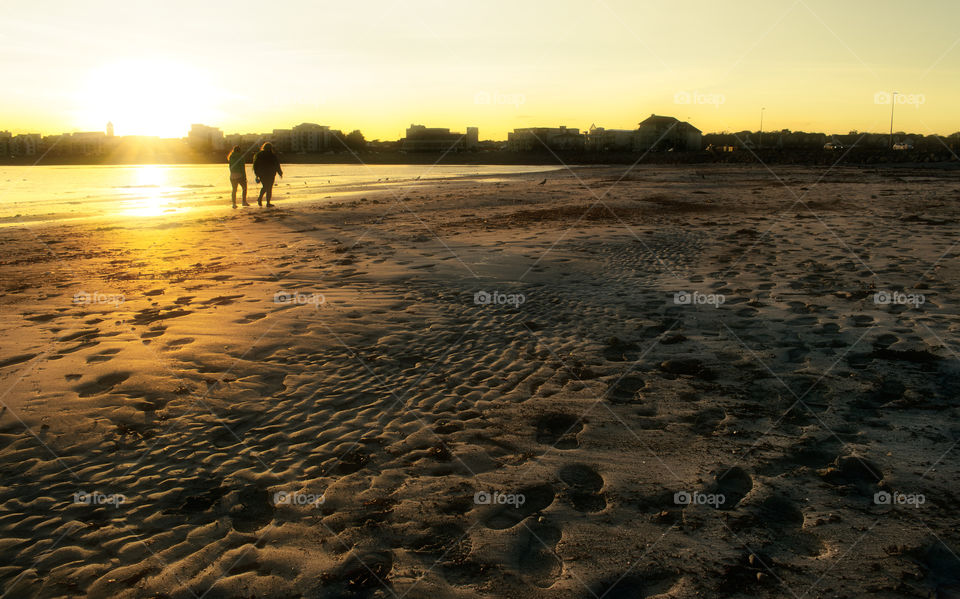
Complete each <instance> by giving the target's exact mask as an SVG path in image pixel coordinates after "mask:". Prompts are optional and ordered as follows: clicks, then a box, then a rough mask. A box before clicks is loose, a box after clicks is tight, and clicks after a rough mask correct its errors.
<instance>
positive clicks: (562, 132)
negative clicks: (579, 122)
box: [507, 125, 586, 152]
mask: <svg viewBox="0 0 960 599" xmlns="http://www.w3.org/2000/svg"><path fill="white" fill-rule="evenodd" d="M585 143H586V140H585V137H584V135H583V134H581V133H580V129H571V128H569V127H565V126H563V125H561V126H559V127H527V128H524V129H514V130H513V131H512V132H510V133H507V149H508V150H510V151H512V152H530V151H535V150H544V149H546V150H553V151H557V152H569V151H581V150H583V149H584V147H585Z"/></svg>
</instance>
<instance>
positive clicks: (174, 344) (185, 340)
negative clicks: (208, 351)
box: [164, 337, 195, 350]
mask: <svg viewBox="0 0 960 599" xmlns="http://www.w3.org/2000/svg"><path fill="white" fill-rule="evenodd" d="M194 341H195V339H194V338H193V337H181V338H180V339H174V340H172V341H169V342H168V343H167V344H166V345H165V346H164V349H168V350H176V349H180V348H181V347H183V346H185V345H189V344H191V343H193V342H194Z"/></svg>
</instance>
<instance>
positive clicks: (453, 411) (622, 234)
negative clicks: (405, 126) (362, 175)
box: [0, 165, 960, 599]
mask: <svg viewBox="0 0 960 599" xmlns="http://www.w3.org/2000/svg"><path fill="white" fill-rule="evenodd" d="M314 168H318V169H321V168H322V167H321V166H316V167H314ZM545 168H546V167H545ZM225 170H226V168H225V167H223V171H224V172H225ZM529 170H531V171H535V170H536V169H529ZM427 179H429V177H426V176H425V177H423V179H420V180H417V179H416V178H415V177H413V176H406V175H405V177H404V179H403V181H402V182H400V183H398V184H395V185H382V186H357V185H355V182H353V181H351V182H350V185H344V186H343V188H340V189H337V190H335V191H336V193H332V194H328V193H327V192H326V191H324V190H317V191H316V192H315V193H314V192H311V194H314V195H307V196H304V195H303V194H302V193H301V195H300V196H298V197H297V198H296V201H295V202H294V201H290V202H285V201H284V195H283V194H284V193H285V189H284V188H283V187H280V188H278V191H277V195H276V196H275V202H276V203H277V208H275V209H273V210H267V209H258V208H257V206H256V204H255V202H253V206H252V207H250V208H244V209H238V210H231V209H230V207H229V204H230V198H229V189H228V188H227V186H226V184H225V181H224V185H223V187H222V188H203V189H202V190H201V191H202V192H203V194H206V195H205V196H204V197H205V198H206V199H205V202H204V207H205V208H204V210H202V211H201V210H198V211H195V212H190V211H188V212H187V213H185V214H181V213H179V212H175V213H173V214H167V213H164V212H163V211H159V212H150V211H148V212H144V213H130V214H123V215H111V214H109V213H104V214H100V215H99V216H100V217H99V218H97V219H90V220H84V219H82V218H81V219H79V220H75V219H73V218H72V217H71V219H68V220H65V221H63V222H58V221H55V220H51V221H44V220H39V219H38V220H31V221H30V222H29V223H28V224H27V225H26V226H23V225H21V224H17V221H16V216H15V215H8V216H9V218H6V219H5V221H4V223H3V224H4V226H3V228H2V231H3V235H2V237H0V239H2V246H0V249H2V257H0V282H2V285H0V306H2V309H0V322H2V325H0V331H2V335H3V342H2V343H0V401H2V405H0V410H2V411H0V473H2V482H0V505H2V509H0V558H2V559H0V593H4V595H3V596H6V597H95V598H108V597H122V598H126V597H129V598H134V597H169V598H189V597H194V598H199V597H206V598H214V597H231V598H232V597H393V598H395V599H400V598H404V597H410V598H416V597H431V598H440V597H443V598H446V597H450V598H460V597H463V598H466V597H517V598H528V597H529V598H553V597H558V598H560V597H562V598H566V597H571V598H573V597H576V598H579V597H584V598H588V597H596V598H598V599H599V598H608V599H617V598H626V597H659V598H666V597H674V598H686V597H797V598H799V597H850V598H853V597H866V596H869V597H881V598H883V597H960V567H958V565H957V564H958V561H960V559H958V558H957V554H958V553H960V535H958V532H957V530H958V524H960V510H958V507H960V503H958V501H957V499H956V480H957V477H958V474H960V448H957V447H956V445H957V444H958V442H960V426H958V425H957V420H956V417H957V416H958V414H960V364H958V360H960V356H958V354H957V353H956V352H957V349H958V347H957V343H956V336H957V331H958V327H960V308H958V304H957V299H956V298H957V291H958V288H957V287H958V283H957V281H958V274H960V268H958V264H957V259H956V258H957V254H958V251H960V250H958V245H957V244H958V243H960V235H958V234H960V228H958V222H960V221H958V216H960V209H958V203H957V201H958V199H960V177H958V174H957V171H955V170H953V171H945V170H937V169H930V168H927V169H920V168H906V167H902V168H859V167H849V166H838V167H834V168H829V169H826V168H813V167H800V166H782V165H777V166H776V167H774V168H772V169H770V168H766V167H764V166H763V165H752V166H741V165H702V166H668V165H655V166H647V165H642V166H637V167H636V168H630V167H627V166H617V167H612V166H611V167H591V168H573V169H561V170H549V171H544V172H515V173H509V174H496V175H494V174H491V175H489V176H469V175H464V176H456V177H454V176H450V177H448V178H443V179H436V180H432V179H431V180H427ZM250 183H251V190H252V192H253V198H252V199H251V202H252V201H253V200H255V199H256V198H255V190H256V186H254V185H253V180H252V178H251V180H250ZM298 185H299V183H298ZM307 187H309V186H307ZM208 196H209V197H208ZM328 196H329V197H328ZM217 202H219V204H217ZM77 210H78V211H79V212H80V216H82V213H83V208H82V205H81V206H80V207H78V208H77Z"/></svg>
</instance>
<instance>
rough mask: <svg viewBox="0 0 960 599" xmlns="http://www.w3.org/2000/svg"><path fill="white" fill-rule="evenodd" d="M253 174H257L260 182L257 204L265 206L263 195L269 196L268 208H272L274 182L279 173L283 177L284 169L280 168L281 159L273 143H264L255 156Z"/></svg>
mask: <svg viewBox="0 0 960 599" xmlns="http://www.w3.org/2000/svg"><path fill="white" fill-rule="evenodd" d="M253 174H255V175H256V176H257V181H258V182H259V183H260V196H259V197H258V198H257V205H258V206H263V197H264V196H266V197H267V208H272V207H273V204H271V203H270V200H271V199H273V182H274V180H275V179H276V177H277V175H280V178H281V179H282V178H283V169H282V168H280V159H279V158H277V155H276V154H275V153H274V151H273V144H271V143H270V142H267V143H265V144H263V146H262V147H261V148H260V151H259V152H257V154H256V155H255V156H254V157H253Z"/></svg>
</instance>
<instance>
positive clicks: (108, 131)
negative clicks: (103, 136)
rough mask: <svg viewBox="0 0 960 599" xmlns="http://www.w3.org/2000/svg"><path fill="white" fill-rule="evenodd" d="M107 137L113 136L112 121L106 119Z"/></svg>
mask: <svg viewBox="0 0 960 599" xmlns="http://www.w3.org/2000/svg"><path fill="white" fill-rule="evenodd" d="M107 137H113V121H107Z"/></svg>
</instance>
